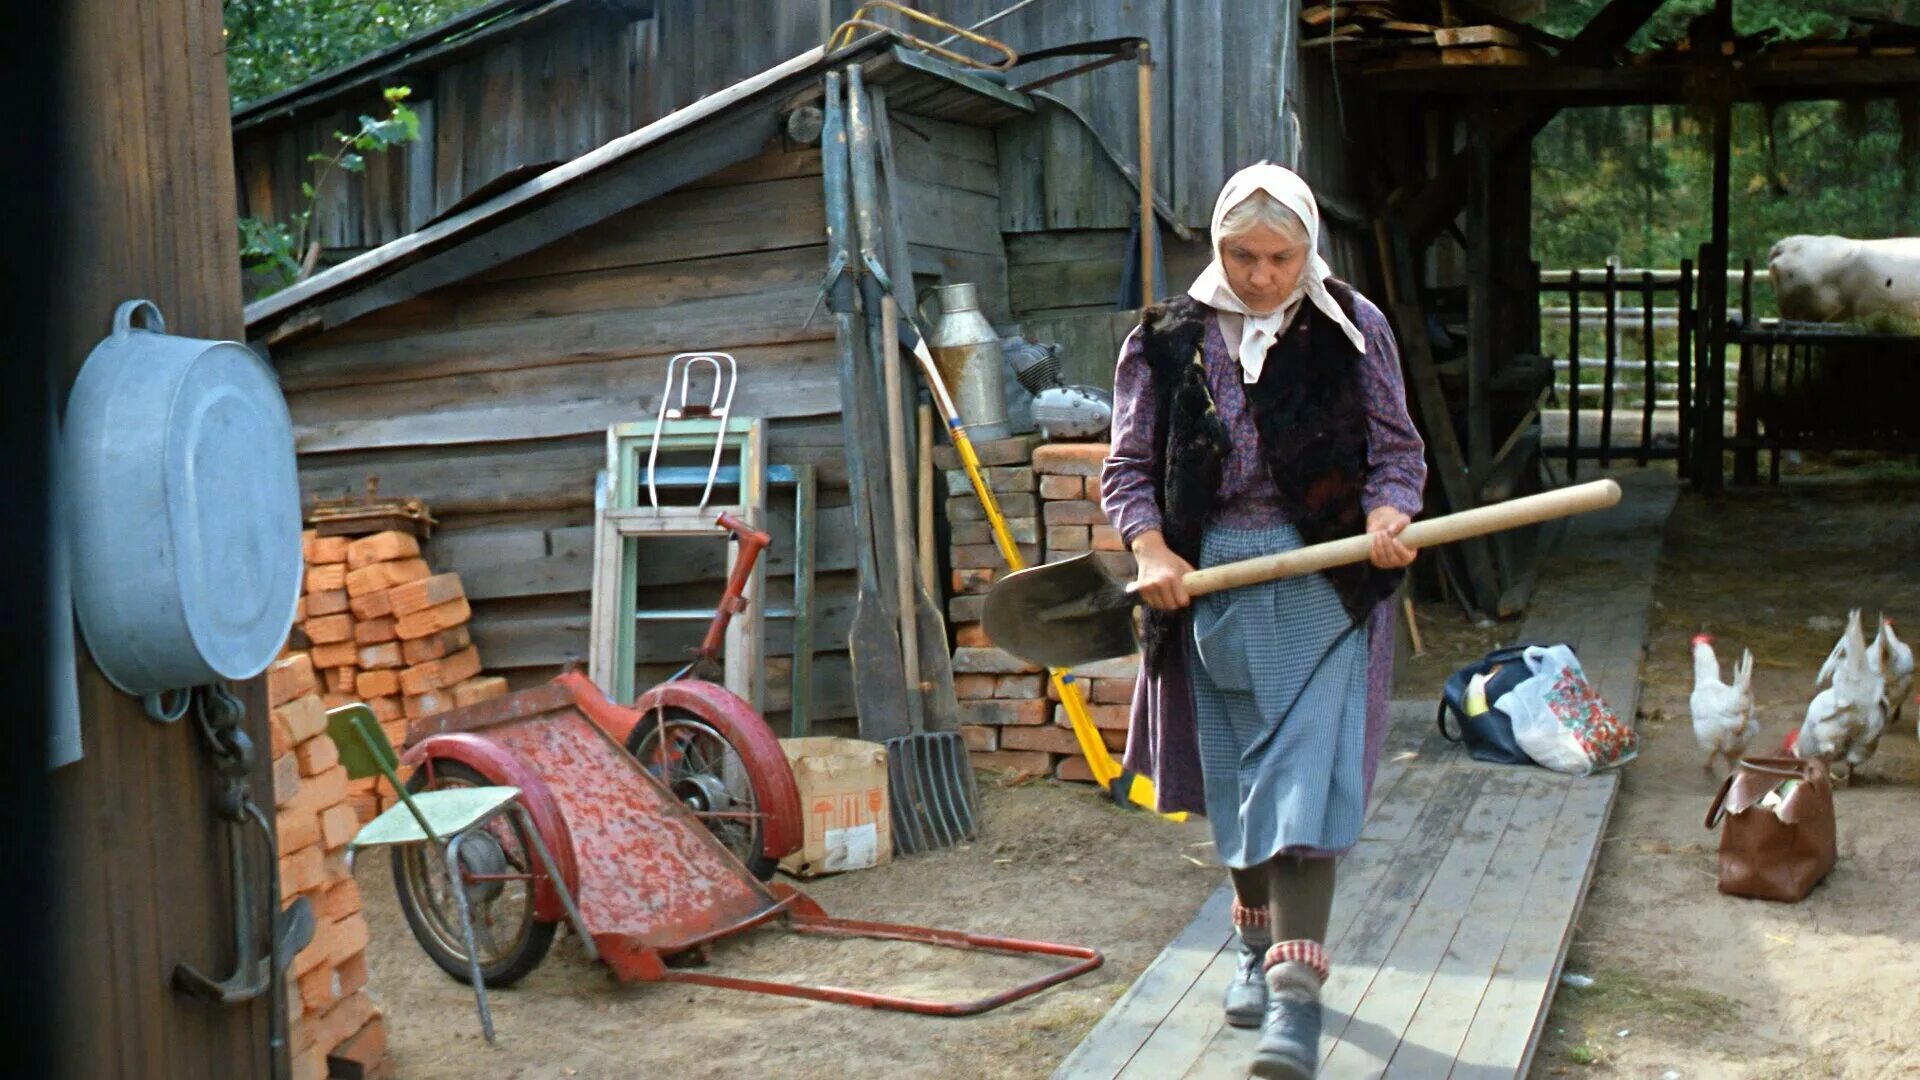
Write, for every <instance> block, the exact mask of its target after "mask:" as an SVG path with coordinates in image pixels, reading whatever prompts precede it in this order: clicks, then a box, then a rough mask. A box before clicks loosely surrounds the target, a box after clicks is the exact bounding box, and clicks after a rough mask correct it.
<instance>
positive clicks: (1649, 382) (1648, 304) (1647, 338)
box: [1640, 270, 1660, 468]
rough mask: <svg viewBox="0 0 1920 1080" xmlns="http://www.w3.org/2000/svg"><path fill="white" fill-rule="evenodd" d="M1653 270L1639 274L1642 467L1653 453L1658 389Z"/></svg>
mask: <svg viewBox="0 0 1920 1080" xmlns="http://www.w3.org/2000/svg"><path fill="white" fill-rule="evenodd" d="M1654 357H1655V352H1654V348H1653V271H1651V270H1642V271H1640V362H1641V364H1642V367H1641V369H1640V371H1641V374H1642V375H1643V376H1644V377H1645V380H1644V381H1643V382H1642V384H1641V385H1642V386H1643V388H1644V389H1642V391H1641V397H1640V466H1641V467H1642V468H1645V467H1646V465H1647V462H1648V461H1649V460H1651V456H1652V454H1653V410H1654V404H1655V401H1656V399H1658V397H1659V396H1660V395H1659V391H1660V386H1659V383H1658V382H1657V381H1656V380H1655V379H1654V377H1653V365H1654Z"/></svg>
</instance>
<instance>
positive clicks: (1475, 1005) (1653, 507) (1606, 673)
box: [1053, 472, 1678, 1080]
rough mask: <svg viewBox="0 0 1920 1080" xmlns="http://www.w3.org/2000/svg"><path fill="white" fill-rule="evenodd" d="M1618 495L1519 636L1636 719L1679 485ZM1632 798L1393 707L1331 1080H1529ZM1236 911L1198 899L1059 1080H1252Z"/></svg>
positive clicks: (1326, 1073) (1588, 528)
mask: <svg viewBox="0 0 1920 1080" xmlns="http://www.w3.org/2000/svg"><path fill="white" fill-rule="evenodd" d="M1621 481H1622V484H1623V486H1625V488H1626V498H1625V499H1624V500H1623V501H1622V503H1621V505H1620V506H1619V507H1616V508H1615V509H1614V510H1612V511H1609V512H1607V513H1604V514H1597V515H1589V516H1587V517H1584V518H1579V519H1575V520H1573V521H1571V522H1568V523H1567V524H1566V526H1565V528H1564V534H1563V536H1562V537H1561V540H1560V543H1559V545H1558V548H1557V549H1556V551H1555V553H1554V555H1553V556H1552V557H1551V558H1550V559H1549V562H1548V564H1547V565H1546V567H1545V568H1544V571H1543V574H1542V578H1541V586H1540V589H1539V592H1538V593H1537V594H1536V598H1535V602H1534V610H1533V612H1532V613H1531V614H1530V616H1529V617H1528V619H1527V621H1526V623H1525V625H1524V626H1523V627H1522V628H1521V633H1520V637H1521V638H1522V639H1524V640H1529V641H1565V642H1568V643H1569V644H1571V645H1572V646H1573V647H1574V650H1575V651H1576V652H1577V653H1578V654H1579V656H1580V658H1581V663H1582V665H1583V666H1584V667H1585V668H1586V669H1587V672H1588V674H1589V676H1590V677H1592V678H1593V679H1594V680H1595V682H1596V684H1597V685H1598V686H1599V688H1600V690H1601V692H1602V694H1604V695H1605V696H1606V698H1607V700H1608V701H1609V702H1611V703H1612V704H1613V705H1614V706H1615V708H1616V709H1618V710H1620V712H1621V713H1622V715H1624V716H1632V715H1633V713H1634V710H1635V708H1636V705H1637V702H1638V697H1639V679H1640V662H1641V658H1642V655H1643V653H1644V648H1645V641H1646V634H1647V616H1648V613H1649V610H1650V608H1651V606H1652V600H1653V577H1654V570H1655V564H1656V562H1657V560H1658V557H1659V551H1660V541H1661V535H1662V533H1663V532H1664V524H1665V521H1666V517H1667V514H1668V513H1669V512H1670V511H1671V510H1672V507H1673V501H1674V497H1675V495H1676V494H1677V491H1678V488H1677V485H1676V484H1675V483H1674V481H1673V480H1672V478H1671V477H1665V476H1661V475H1658V474H1653V473H1647V472H1641V473H1633V474H1627V475H1623V476H1622V477H1621ZM1408 689H1415V688H1408ZM1418 689H1421V690H1424V689H1425V688H1418ZM1618 784H1619V778H1618V776H1617V775H1615V774H1607V775H1603V776H1597V777H1586V778H1573V777H1567V776H1563V775H1560V774H1557V773H1552V772H1548V771H1546V770H1544V769H1527V768H1514V767H1508V766H1497V765H1482V764H1480V763H1477V762H1475V761H1473V760H1472V759H1470V758H1468V757H1467V756H1466V755H1465V754H1464V753H1462V752H1460V751H1459V750H1458V748H1456V747H1454V746H1452V745H1450V744H1448V743H1446V742H1445V741H1444V740H1442V739H1440V738H1439V736H1438V735H1437V734H1436V733H1434V731H1433V704H1432V702H1431V701H1430V700H1429V699H1427V698H1425V697H1415V698H1411V699H1409V700H1404V701H1399V702H1396V703H1395V706H1394V726H1393V730H1392V732H1391V734H1390V735H1389V738H1388V744H1387V752H1386V755H1385V759H1384V761H1383V762H1382V764H1381V768H1380V775H1379V777H1378V779H1377V780H1376V782H1375V785H1374V798H1373V804H1372V805H1371V806H1370V807H1369V808H1368V817H1367V821H1366V825H1365V826H1364V828H1363V829H1362V831H1361V836H1360V842H1359V843H1358V844H1357V845H1356V846H1355V847H1354V849H1353V851H1351V852H1349V853H1348V854H1347V855H1346V857H1345V858H1343V859H1342V860H1341V863H1340V869H1339V875H1338V878H1337V880H1336V884H1335V889H1334V903H1333V920H1332V922H1331V924H1330V925H1329V926H1328V928H1327V940H1328V945H1329V948H1330V950H1331V953H1332V956H1333V973H1332V976H1331V978H1330V979H1329V980H1328V982H1327V986H1326V989H1325V993H1324V998H1323V1000H1324V1001H1325V1003H1326V1024H1325V1031H1324V1034H1323V1038H1322V1043H1321V1053H1322V1059H1323V1062H1324V1064H1323V1066H1322V1068H1321V1076H1322V1077H1325V1078H1328V1080H1334V1078H1337V1080H1348V1078H1354V1077H1390V1078H1396V1080H1398V1078H1406V1080H1439V1078H1458V1080H1492V1078H1496V1077H1521V1076H1525V1075H1526V1072H1527V1069H1528V1067H1529V1065H1530V1063H1531V1061H1532V1057H1533V1050H1534V1047H1535V1046H1536V1045H1537V1043H1538V1042H1539V1038H1540V1029H1541V1026H1542V1025H1543V1024H1544V1023H1545V1020H1546V1015H1547V1006H1548V1005H1549V1004H1550V1003H1551V1001H1552V997H1553V988H1554V986H1555V985H1556V984H1557V982H1558V980H1559V976H1560V966H1561V964H1562V963H1563V962H1564V960H1565V959H1566V950H1567V945H1568V943H1569V941H1570V940H1571V938H1572V934H1573V926H1574V923H1575V920H1576V919H1577V918H1578V916H1579V912H1580V905H1581V902H1582V901H1583V900H1584V898H1585V896H1586V892H1587V886H1588V884H1589V882H1590V881H1591V879H1592V875H1593V868H1594V864H1595V862H1596V860H1597V858H1598V855H1599V850H1600V838H1601V835H1602V833H1603V832H1604V830H1605V827H1606V822H1607V816H1608V814H1609V812H1610V811H1611V809H1612V807H1613V799H1614V795H1615V793H1616V791H1617V789H1618ZM1231 900H1232V897H1231V894H1230V892H1229V891H1228V889H1227V888H1226V887H1225V886H1222V887H1221V888H1220V890H1219V891H1218V892H1216V893H1214V894H1213V895H1212V896H1211V897H1209V898H1208V899H1207V901H1206V902H1205V903H1204V904H1202V905H1201V908H1200V911H1199V913H1198V914H1197V915H1196V916H1195V917H1194V919H1193V921H1192V922H1191V923H1190V924H1188V926H1187V927H1186V928H1185V929H1184V930H1182V931H1181V932H1180V934H1179V935H1178V936H1177V937H1175V938H1174V940H1173V942H1172V943H1171V944H1169V945H1168V946H1167V948H1166V950H1165V951H1163V952H1162V953H1161V954H1160V956H1159V958H1158V959H1156V960H1155V961H1154V963H1153V964H1152V965H1151V966H1150V967H1148V969H1147V970H1146V971H1145V972H1144V973H1142V974H1141V976H1140V978H1139V979H1138V980H1137V981H1136V982H1135V983H1134V984H1133V986H1132V987H1131V988H1129V989H1128V990H1127V992H1126V993H1125V994H1124V995H1123V996H1122V997H1121V998H1120V1000H1119V1001H1118V1002H1116V1003H1115V1004H1114V1006H1113V1008H1112V1009H1111V1010H1109V1011H1108V1013H1107V1015H1106V1016H1105V1017H1103V1018H1102V1019H1101V1021H1100V1022H1099V1023H1098V1024H1097V1025H1095V1027H1094V1029H1093V1030H1092V1031H1091V1032H1089V1033H1088V1035H1087V1037H1086V1038H1085V1039H1084V1040H1083V1041H1082V1042H1081V1043H1080V1045H1079V1046H1078V1047H1077V1048H1076V1049H1075V1050H1074V1051H1073V1053H1072V1054H1070V1055H1069V1056H1068V1057H1067V1059H1066V1060H1065V1061H1063V1062H1062V1063H1061V1064H1060V1066H1059V1068H1058V1069H1056V1070H1055V1072H1054V1074H1053V1075H1054V1077H1055V1078H1056V1080H1065V1078H1075V1080H1077V1078H1083V1077H1125V1078H1128V1080H1133V1078H1141V1080H1171V1078H1175V1077H1180V1078H1186V1080H1225V1078H1238V1077H1243V1076H1245V1075H1246V1064H1247V1061H1248V1060H1249V1059H1250V1058H1251V1056H1252V1052H1253V1045H1254V1042H1255V1040H1256V1037H1257V1036H1256V1033H1255V1032H1251V1031H1243V1030H1236V1029H1234V1028H1230V1027H1227V1026H1226V1025H1225V1024H1224V1023H1223V1021H1222V1017H1221V1012H1220V994H1221V989H1222V987H1223V986H1224V985H1225V983H1226V980H1227V977H1228V975H1229V973H1230V972H1231V971H1232V969H1233V964H1234V958H1235V950H1234V948H1233V940H1232V930H1231V927H1230V925H1229V921H1228V909H1229V905H1230V903H1231Z"/></svg>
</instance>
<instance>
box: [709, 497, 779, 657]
mask: <svg viewBox="0 0 1920 1080" xmlns="http://www.w3.org/2000/svg"><path fill="white" fill-rule="evenodd" d="M714 523H715V524H717V525H719V526H720V527H721V528H723V529H725V530H727V531H728V532H729V533H732V534H733V539H734V540H735V542H737V543H738V544H739V545H740V554H738V555H737V556H735V557H734V560H733V572H732V573H730V574H728V575H727V591H726V592H724V593H722V594H721V595H720V605H719V607H718V608H716V609H715V611H714V613H713V621H712V622H711V623H708V624H707V636H706V637H705V638H703V639H701V641H700V649H699V652H698V653H697V655H698V656H700V657H702V658H704V659H707V660H713V659H716V658H717V657H719V655H720V645H721V640H722V639H723V638H725V637H726V634H727V625H728V624H729V623H731V622H733V617H734V616H735V615H737V614H739V613H740V612H742V611H745V610H747V598H746V591H747V579H748V578H750V577H752V576H753V567H754V564H755V563H757V562H759V560H760V553H761V552H762V551H765V550H766V548H767V545H768V544H771V543H773V537H771V536H769V535H767V534H766V533H764V532H762V531H760V530H759V529H756V528H754V527H753V526H751V525H748V524H747V523H746V522H744V521H741V520H740V519H739V518H737V517H735V516H734V515H732V514H721V515H720V516H719V517H717V518H715V519H714Z"/></svg>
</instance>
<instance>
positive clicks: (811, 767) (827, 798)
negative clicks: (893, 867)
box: [780, 737, 893, 878]
mask: <svg viewBox="0 0 1920 1080" xmlns="http://www.w3.org/2000/svg"><path fill="white" fill-rule="evenodd" d="M780 748H781V749H782V750H785V751H786V754H787V764H789V765H791V766H792V767H793V779H794V781H795V782H796V783H797V784H798V785H799V787H800V816H801V818H802V820H803V821H804V822H805V827H806V842H805V843H804V844H803V845H802V846H801V848H800V850H799V851H796V852H794V853H793V854H791V855H789V856H787V857H786V858H785V859H782V860H781V862H780V869H782V870H785V871H786V872H787V873H789V874H792V875H793V876H794V877H798V878H809V877H818V876H820V875H821V874H837V873H839V872H841V871H843V870H865V869H868V868H870V867H875V866H884V865H886V864H887V863H889V862H891V861H893V821H892V817H891V813H892V811H891V810H890V808H889V807H888V805H887V750H886V747H884V746H881V745H880V744H879V743H870V742H861V741H860V740H858V739H839V738H831V737H822V738H811V739H782V740H780Z"/></svg>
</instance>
